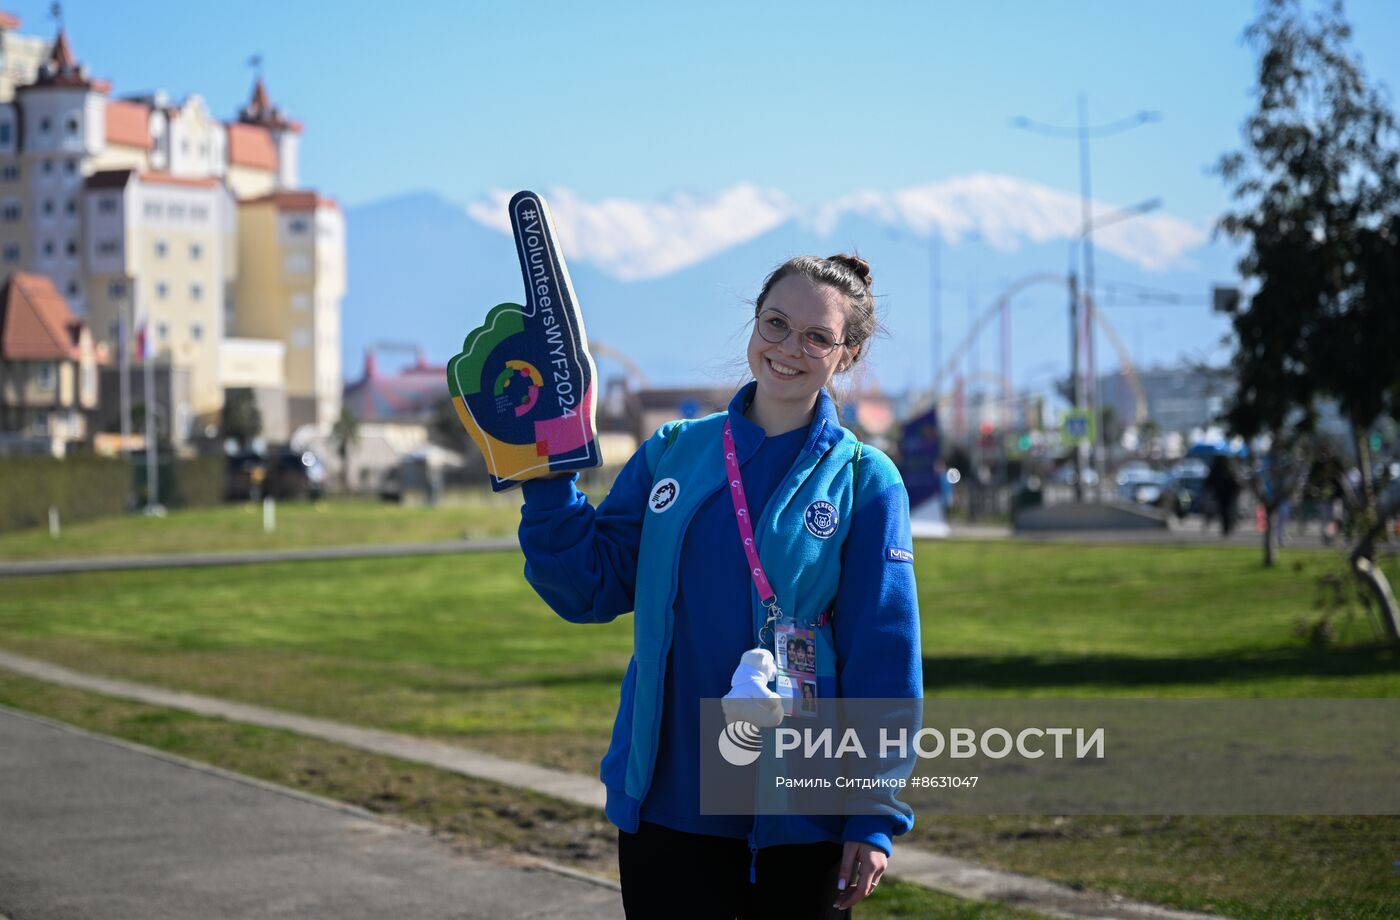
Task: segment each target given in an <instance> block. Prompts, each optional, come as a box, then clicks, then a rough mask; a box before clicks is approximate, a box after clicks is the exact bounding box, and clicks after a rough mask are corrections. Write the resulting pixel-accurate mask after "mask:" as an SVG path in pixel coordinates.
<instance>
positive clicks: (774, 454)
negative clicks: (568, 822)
mask: <svg viewBox="0 0 1400 920" xmlns="http://www.w3.org/2000/svg"><path fill="white" fill-rule="evenodd" d="M875 325H876V323H875V311H874V300H873V297H872V295H871V281H870V266H869V265H868V264H867V263H866V262H865V261H864V260H862V259H860V258H857V257H855V256H849V255H844V254H838V255H835V256H831V257H829V258H825V259H822V258H817V257H813V256H802V257H798V258H795V259H790V260H788V261H787V262H784V263H782V264H781V265H779V266H778V267H777V268H776V269H775V270H774V271H773V272H772V273H771V274H770V275H769V276H768V277H767V279H765V281H764V283H763V286H762V288H761V291H760V293H759V295H758V298H757V300H756V301H755V305H754V328H753V330H752V332H751V334H750V336H749V342H748V346H747V349H746V357H747V360H748V366H749V370H750V371H752V373H753V381H752V382H750V383H748V384H747V385H745V386H744V387H743V388H742V389H740V390H739V392H738V393H737V394H735V396H734V399H733V400H732V401H731V402H730V405H729V409H728V411H727V412H721V413H716V414H715V415H712V416H708V417H706V418H702V419H694V420H686V421H676V422H668V423H667V424H665V425H663V426H662V427H661V429H660V430H658V431H657V432H656V434H655V435H653V436H652V437H651V438H650V439H649V440H648V441H647V442H646V444H644V445H643V446H642V448H641V449H640V450H638V451H637V452H636V453H635V454H634V455H633V456H632V458H631V459H630V460H629V461H628V462H627V464H626V466H625V467H624V468H623V470H622V472H621V473H620V474H619V475H618V477H617V479H616V481H615V482H614V484H613V487H612V490H611V491H610V492H609V493H608V495H607V497H606V498H605V499H604V500H603V501H602V502H601V503H600V504H599V505H598V507H597V508H596V509H595V508H594V507H593V506H592V505H590V504H589V502H588V500H587V498H586V497H585V496H584V495H582V494H580V493H579V491H578V490H577V488H576V487H575V483H574V479H575V477H573V476H572V475H571V476H570V477H568V478H555V479H538V480H529V481H527V482H525V483H524V485H523V489H524V496H525V507H524V509H523V513H522V517H521V524H520V545H521V548H522V549H523V550H524V553H525V560H526V564H525V577H526V579H527V580H528V581H529V582H530V584H531V585H532V586H533V587H534V588H535V590H536V591H537V592H538V593H539V595H540V596H541V597H542V598H543V599H544V600H545V601H546V602H547V603H548V604H549V605H550V607H552V608H553V609H554V611H555V612H556V613H558V614H559V615H560V616H562V617H563V618H564V619H566V620H570V621H573V622H578V623H605V622H608V621H610V620H612V619H614V618H616V617H617V616H619V615H620V614H623V613H627V612H629V611H630V612H632V613H633V614H634V619H633V629H634V639H633V658H632V661H631V663H630V664H629V666H628V669H627V673H626V676H625V677H624V679H623V684H622V692H621V699H620V702H619V706H618V711H617V720H616V722H615V724H614V728H613V736H612V744H611V746H610V748H609V751H608V753H607V756H605V757H604V758H603V762H602V778H603V782H604V785H605V786H606V787H607V791H608V798H607V814H608V817H609V818H610V819H611V820H612V822H613V823H614V824H616V825H617V827H618V830H619V839H618V856H619V867H620V870H621V877H622V892H623V901H624V904H625V905H626V907H627V910H628V913H629V915H633V916H642V917H653V916H667V915H669V914H671V913H674V912H675V904H676V895H677V893H678V892H683V893H684V894H683V896H684V897H685V899H686V906H687V909H688V910H687V913H688V915H690V916H701V917H725V918H732V917H735V916H736V915H737V916H740V917H748V916H782V917H823V916H843V915H844V914H845V912H846V911H847V910H848V909H849V908H850V907H851V906H852V905H853V904H855V903H856V902H858V901H860V900H861V899H862V898H864V897H865V896H867V895H868V894H869V893H870V891H871V890H872V889H873V888H874V887H875V885H876V884H878V882H879V880H880V877H881V875H882V874H883V872H884V869H885V865H886V860H887V859H888V857H889V854H890V851H891V839H892V838H893V837H895V836H898V835H899V834H903V833H905V832H906V831H908V830H909V829H910V827H911V826H912V824H913V812H912V809H910V808H909V807H908V805H906V804H905V803H903V802H900V801H899V800H898V799H897V798H895V796H894V795H893V793H891V794H890V795H889V796H888V797H887V798H884V799H881V800H880V801H878V802H876V801H871V802H868V803H865V805H867V806H868V807H864V808H862V809H860V810H856V809H852V810H851V811H850V812H849V813H847V814H844V815H827V816H808V815H795V814H761V815H753V814H749V815H734V814H712V813H706V812H703V811H702V810H701V794H700V787H701V778H702V769H701V763H702V759H703V758H704V756H705V752H704V749H702V748H701V747H700V746H698V743H697V738H698V737H699V735H700V731H701V701H702V700H705V699H711V700H713V699H718V698H720V697H724V696H726V694H728V693H729V691H730V690H731V685H733V686H736V687H737V686H739V685H740V684H741V683H742V682H743V675H741V674H740V671H743V670H744V668H743V666H742V665H741V667H740V671H735V670H734V667H735V664H736V663H739V662H741V661H744V662H750V661H752V662H753V663H754V664H753V666H751V667H750V668H749V671H750V672H751V673H750V674H749V675H748V676H750V677H751V676H753V675H754V674H757V675H759V679H760V680H761V681H763V682H764V684H763V688H762V690H761V691H759V695H764V694H766V695H767V696H766V697H765V698H766V699H769V700H773V701H775V705H777V706H778V709H779V710H780V711H781V712H782V713H786V716H779V718H783V717H786V718H799V719H800V718H802V717H803V716H804V714H805V713H809V712H811V711H812V708H813V707H815V705H816V701H817V700H819V699H822V698H832V697H836V696H842V697H847V698H851V697H864V698H870V699H894V698H909V697H918V696H921V695H922V688H923V679H922V660H921V658H920V654H919V618H918V604H917V600H916V591H915V585H914V567H913V565H912V560H913V554H912V548H913V547H912V543H911V541H910V534H909V502H908V496H907V493H906V492H905V489H904V484H903V482H902V480H901V479H900V477H899V473H898V472H897V471H896V470H895V467H894V464H893V463H891V462H890V460H889V458H888V457H886V456H885V455H884V454H883V453H881V452H880V451H878V450H875V449H873V448H870V447H868V446H866V445H863V444H861V443H859V442H858V441H857V440H856V438H855V436H854V435H853V434H852V433H851V432H849V431H847V430H846V429H845V428H843V427H842V426H841V424H840V420H839V418H838V415H837V412H836V406H835V403H834V402H833V400H832V399H831V397H830V396H829V395H828V393H827V389H826V388H827V385H828V384H829V383H830V382H831V379H832V377H833V376H834V375H835V374H838V373H841V372H843V371H846V370H848V369H849V368H850V367H851V366H852V365H853V364H854V363H855V362H856V361H858V360H860V359H861V358H862V357H863V355H864V351H865V348H866V343H867V342H868V340H869V339H870V336H871V334H872V333H873V332H874V329H875ZM726 486H727V487H726ZM736 524H737V526H736ZM767 682H772V683H774V684H775V687H774V689H771V690H770V689H768V687H767ZM777 701H781V704H780V705H779V704H777ZM804 701H811V702H810V703H806V702H804ZM726 711H728V710H726ZM769 711H770V713H771V712H772V707H771V706H770V707H769ZM765 724H767V725H770V726H771V724H772V723H771V722H769V723H765ZM754 731H757V729H754Z"/></svg>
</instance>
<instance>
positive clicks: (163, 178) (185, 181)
mask: <svg viewBox="0 0 1400 920" xmlns="http://www.w3.org/2000/svg"><path fill="white" fill-rule="evenodd" d="M141 181H142V182H149V183H152V184H153V185H185V186H189V187H192V188H218V187H219V180H218V179H214V178H193V177H187V176H172V175H171V174H170V173H167V172H143V173H142V174H141Z"/></svg>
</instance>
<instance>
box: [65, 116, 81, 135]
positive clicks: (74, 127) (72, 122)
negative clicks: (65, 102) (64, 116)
mask: <svg viewBox="0 0 1400 920" xmlns="http://www.w3.org/2000/svg"><path fill="white" fill-rule="evenodd" d="M65 127H66V128H67V129H68V133H69V134H77V133H78V119H76V118H74V117H73V116H72V115H69V116H68V122H67V124H66V125H65Z"/></svg>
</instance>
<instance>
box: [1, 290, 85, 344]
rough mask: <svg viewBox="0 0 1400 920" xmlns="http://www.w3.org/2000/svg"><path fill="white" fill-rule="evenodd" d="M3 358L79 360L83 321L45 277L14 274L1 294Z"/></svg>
mask: <svg viewBox="0 0 1400 920" xmlns="http://www.w3.org/2000/svg"><path fill="white" fill-rule="evenodd" d="M0 311H3V316H0V357H3V358H5V359H6V360H7V361H59V360H69V361H76V360H78V359H79V358H80V357H81V354H80V352H79V351H78V346H77V332H78V330H80V329H81V328H82V324H81V322H80V321H79V320H78V318H77V317H76V316H74V315H73V311H72V310H70V309H69V308H68V301H66V300H64V299H63V295H61V294H59V293H58V289H57V288H55V287H54V286H53V282H52V281H50V280H49V279H48V277H47V276H45V275H34V274H30V273H28V272H15V273H14V274H12V275H10V279H9V281H7V282H6V283H5V290H4V294H3V295H0Z"/></svg>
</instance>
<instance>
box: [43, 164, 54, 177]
mask: <svg viewBox="0 0 1400 920" xmlns="http://www.w3.org/2000/svg"><path fill="white" fill-rule="evenodd" d="M52 173H53V160H45V161H44V175H46V176H47V175H51V174H52Z"/></svg>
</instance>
